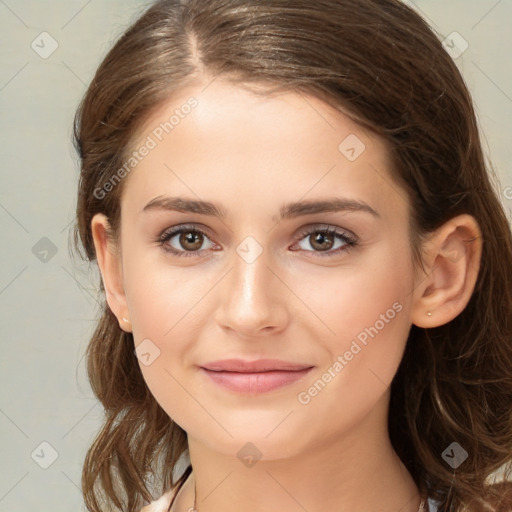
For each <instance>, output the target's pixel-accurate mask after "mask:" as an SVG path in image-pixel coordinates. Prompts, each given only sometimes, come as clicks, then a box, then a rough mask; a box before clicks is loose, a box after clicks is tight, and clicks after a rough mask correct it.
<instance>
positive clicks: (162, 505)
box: [140, 489, 174, 512]
mask: <svg viewBox="0 0 512 512" xmlns="http://www.w3.org/2000/svg"><path fill="white" fill-rule="evenodd" d="M173 495H174V490H173V489H171V490H170V491H168V492H166V493H165V494H163V495H162V496H161V497H160V498H159V499H157V500H155V501H152V502H151V503H149V504H148V505H146V506H145V507H143V508H142V509H141V510H140V512H167V511H168V509H169V505H170V504H171V500H172V497H173Z"/></svg>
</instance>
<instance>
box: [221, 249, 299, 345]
mask: <svg viewBox="0 0 512 512" xmlns="http://www.w3.org/2000/svg"><path fill="white" fill-rule="evenodd" d="M269 263H270V262H269V258H267V255H266V252H265V251H263V252H262V253H261V254H260V255H259V256H258V257H257V258H256V259H255V260H254V261H251V260H247V259H244V258H243V257H242V256H240V254H238V253H234V255H233V266H232V268H231V271H229V272H228V275H227V276H226V277H225V278H224V279H223V282H222V286H221V289H220V303H219V306H218V308H217V310H216V314H215V320H216V323H217V325H219V326H220V327H221V328H222V329H223V330H225V331H230V332H231V333H235V334H236V335H237V336H239V337H243V338H254V337H257V336H261V335H263V334H266V335H268V334H274V333H278V332H281V331H282V330H283V329H285V328H286V325H287V324H288V320H289V311H288V310H287V308H286V307H285V303H286V302H287V295H288V294H290V293H291V292H290V291H289V290H288V289H287V288H286V285H285V284H284V283H283V280H282V278H281V279H280V278H279V277H280V276H279V275H278V272H276V271H275V270H273V269H272V268H271V267H270V265H269ZM272 266H274V267H275V265H272ZM288 302H289V301H288Z"/></svg>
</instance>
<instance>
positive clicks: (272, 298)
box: [92, 79, 481, 512]
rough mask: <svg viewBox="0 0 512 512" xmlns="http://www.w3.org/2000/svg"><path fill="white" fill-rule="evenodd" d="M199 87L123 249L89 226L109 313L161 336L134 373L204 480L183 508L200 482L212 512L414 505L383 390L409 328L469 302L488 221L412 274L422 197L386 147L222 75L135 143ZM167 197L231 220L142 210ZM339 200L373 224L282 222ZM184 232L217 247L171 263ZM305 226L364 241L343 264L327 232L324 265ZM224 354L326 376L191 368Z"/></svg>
mask: <svg viewBox="0 0 512 512" xmlns="http://www.w3.org/2000/svg"><path fill="white" fill-rule="evenodd" d="M192 96H193V97H195V98H196V99H197V101H198V104H197V106H196V107H195V108H194V109H192V111H191V112H190V113H189V114H188V115H187V116H186V117H184V118H183V119H181V120H180V122H179V124H178V125H177V126H176V127H175V128H174V129H173V130H172V132H171V133H169V134H166V135H165V137H163V139H162V141H160V142H159V143H158V145H157V146H156V147H155V148H154V149H152V150H151V151H150V152H149V154H148V155H147V156H146V157H144V158H143V159H142V161H141V162H140V163H139V164H138V165H137V167H136V168H135V169H134V170H133V171H131V173H130V174H129V176H128V177H127V178H125V180H126V182H125V183H124V189H123V195H122V199H121V232H120V242H119V245H118V246H116V245H115V244H114V243H113V242H111V241H108V239H107V237H106V229H107V228H108V221H107V219H106V218H105V216H103V215H101V214H98V215H96V216H95V217H94V219H93V220H92V230H93V236H94V242H95V246H96V252H97V256H98V264H99V267H100V270H101V274H102V278H103V281H104V284H105V289H106V293H107V301H108V304H109V306H110V308H111V309H112V311H113V312H114V313H115V315H116V316H117V318H118V320H119V324H120V326H121V328H122V329H124V330H126V331H127V332H132V333H133V337H134V342H135V346H139V345H140V344H141V343H142V342H143V340H146V339H149V340H151V341H150V343H151V345H149V346H150V347H152V350H153V352H154V351H155V347H157V350H158V351H159V356H158V357H157V358H156V359H154V361H153V362H152V363H151V364H150V365H148V366H146V365H144V364H142V363H141V365H140V366H141V370H142V373H143V375H144V378H145V380H146V382H147V385H148V386H149V388H150V389H151V392H152V393H153V395H154V396H155V398H156V399H157V400H158V402H159V403H160V405H161V406H162V407H163V409H164V410H165V411H166V412H167V413H168V414H169V416H170V417H171V418H172V419H173V420H174V421H175V422H177V423H178V424H179V425H180V426H181V427H182V428H183V429H184V430H185V431H186V432H187V434H188V441H189V449H190V459H191V462H192V466H193V475H192V476H191V477H190V478H189V479H188V480H187V482H186V484H185V486H184V488H183V489H182V491H181V492H180V493H179V495H178V498H177V500H176V502H175V504H174V507H173V510H175V511H176V510H180V511H181V510H188V508H189V507H191V506H192V504H193V500H194V484H195V485H196V486H197V496H198V499H197V509H198V510H199V511H200V512H211V511H218V510H223V511H225V512H231V511H235V510H237V511H238V510H244V511H245V512H256V511H259V512H261V511H263V510H264V511H266V512H277V511H280V510H287V511H288V512H295V511H297V512H299V511H303V510H307V511H308V512H320V511H325V510H351V511H354V512H357V511H361V512H362V511H370V510H372V511H373V510H379V511H383V512H397V511H398V510H400V511H401V512H416V511H417V510H418V506H419V502H420V498H419V494H418V489H417V487H416V485H415V484H414V482H413V480H412V478H411V477H410V475H409V473H408V472H407V470H406V469H405V467H404V466H403V465H402V464H401V462H400V461H399V459H398V457H397V455H396V453H395V452H394V450H393V448H392V446H391V443H390V441H389V437H388V433H387V414H388V405H389V385H390V383H391V381H392V379H393V376H394V375H395V372H396V370H397V368H398V365H399V363H400V360H401V357H402V354H403V350H404V347H405V343H406V340H407V336H408V332H409V329H410V327H411V325H412V324H415V325H417V326H419V327H435V326H438V325H442V324H445V323H447V322H449V321H450V320H451V319H453V318H454V317H455V316H457V315H458V314H459V313H460V312H461V311H462V310H463V309H464V307H465V306H466V304H467V302H468V301H469V299H470V297H471V294H472V291H473V289H474V285H475V282H476V278H477V273H478V268H479V264H480V257H481V238H480V236H481V235H480V231H479V228H478V224H477V223H476V221H475V220H474V219H473V218H472V217H470V216H468V215H461V216H459V217H456V218H454V219H452V220H450V221H449V222H448V223H446V224H445V225H443V226H442V227H440V228H439V229H438V230H437V231H436V232H435V233H433V234H432V235H431V236H430V237H429V238H428V240H426V241H425V244H424V248H423V249H424V265H425V272H423V271H421V270H419V269H417V268H415V266H414V265H413V262H412V251H411V247H410V240H409V234H408V222H409V218H410V205H409V204H408V200H407V198H406V194H405V192H403V191H402V190H400V188H399V186H398V185H397V184H396V183H395V182H394V181H393V179H392V178H391V174H390V166H389V159H388V148H387V147H386V145H385V144H384V142H383V141H382V140H380V139H378V138H377V137H375V136H374V135H372V134H370V133H369V132H366V131H365V130H363V129H362V128H361V127H359V126H358V125H356V124H354V123H353V122H352V121H350V120H349V119H348V118H347V117H346V116H345V115H343V114H341V113H340V112H337V111H335V110H333V109H332V108H331V107H329V106H328V105H326V104H325V103H323V102H322V101H321V100H319V99H317V98H313V97H308V96H305V95H299V94H297V93H292V92H286V93H283V94H281V95H278V96H267V97H258V96H256V95H254V94H252V93H251V92H249V91H248V90H246V89H244V88H242V87H240V86H235V85H231V84H230V83H228V82H227V81H223V80H220V79H217V80H215V81H214V82H213V83H211V84H210V85H209V86H208V87H205V83H203V84H199V85H197V86H194V87H189V88H188V89H186V90H182V91H180V93H179V94H177V95H175V96H174V97H173V98H172V99H171V100H169V101H168V102H167V103H166V104H165V105H163V106H162V107H161V108H159V109H158V110H157V111H156V112H154V113H153V115H152V116H151V118H150V119H149V120H148V121H147V122H146V123H145V124H144V125H143V126H142V127H141V129H140V132H139V138H138V141H137V142H136V144H134V148H137V147H139V146H140V144H141V142H143V141H144V140H146V139H147V137H148V135H151V133H152V131H153V130H154V129H155V128H156V127H158V125H159V124H160V123H161V122H163V121H164V120H167V119H169V117H170V116H171V115H172V113H173V112H174V110H175V109H176V108H179V107H180V105H183V104H184V103H185V102H186V101H187V100H188V99H189V98H190V97H192ZM351 134H352V135H356V136H357V137H358V138H359V139H360V140H361V141H363V143H364V144H365V148H366V149H365V150H364V151H363V153H362V154H361V155H360V156H359V157H358V158H357V159H355V160H354V161H349V159H347V158H346V156H345V155H344V154H343V153H342V152H340V150H339V149H338V146H339V145H340V143H341V142H342V141H343V140H344V139H345V138H346V137H347V136H348V135H351ZM162 195H172V196H181V197H184V198H188V199H202V200H206V201H212V202H216V203H219V204H220V205H222V207H223V208H224V209H225V210H227V211H228V215H227V216H226V217H225V218H224V219H220V218H215V217H210V216H207V215H202V214H197V213H182V212H176V211H166V210H151V211H146V212H143V211H142V210H143V208H144V206H145V205H146V204H147V203H149V202H150V201H151V200H152V199H154V198H156V197H158V196H162ZM334 196H338V197H341V196H342V197H345V198H350V199H356V200H360V201H364V202H365V203H367V204H368V205H370V206H371V207H372V208H373V209H374V210H376V211H377V212H378V214H379V217H377V216H373V215H370V214H369V213H367V212H363V211H342V212H324V213H315V214H308V215H302V216H300V217H297V218H291V219H285V220H281V221H278V220H277V217H278V214H279V209H280V207H281V206H282V205H283V204H284V203H288V202H292V201H300V200H314V199H323V198H332V197H334ZM191 223H194V224H195V225H196V226H199V227H202V228H203V229H205V230H206V232H207V235H208V236H207V237H201V235H200V234H198V237H199V241H197V242H194V243H190V242H189V244H188V245H187V243H186V240H185V242H184V243H185V245H183V240H182V245H180V243H179V242H180V235H179V234H178V235H175V236H174V237H173V239H172V241H169V242H167V244H171V243H172V245H173V247H174V248H176V249H177V250H181V251H187V250H188V251H189V253H192V256H190V257H177V256H173V255H172V254H169V253H168V252H166V251H165V250H164V249H163V247H162V246H161V245H159V244H158V243H157V242H156V241H155V240H156V239H157V238H158V236H159V235H160V234H161V233H162V232H163V231H164V230H166V229H167V228H170V227H173V226H179V225H183V224H191ZM312 225H315V226H318V227H319V228H325V227H327V226H332V227H335V228H336V229H337V230H338V231H339V232H341V233H343V232H345V233H349V234H351V235H355V236H356V237H357V239H358V241H359V243H358V245H357V246H355V247H352V248H350V250H344V251H342V252H338V253H336V254H334V252H333V251H335V250H336V249H337V248H339V247H343V246H344V242H343V241H342V240H340V239H338V238H328V239H327V243H326V242H324V246H325V247H327V249H328V250H329V251H331V254H333V255H332V257H328V256H322V254H325V251H324V252H322V251H321V250H320V249H318V245H316V246H315V245H314V234H313V235H304V236H303V237H302V238H300V239H299V240H298V241H297V240H295V239H294V235H296V234H300V233H301V230H302V229H303V228H304V227H305V226H312ZM248 236H251V237H253V238H254V239H255V240H256V241H257V243H258V244H259V246H260V247H261V249H262V253H261V254H260V255H259V257H257V258H256V259H255V261H253V262H251V263H248V262H247V261H246V260H244V258H242V257H241V256H240V255H239V253H238V252H237V247H239V246H240V244H241V243H242V242H243V241H244V239H245V238H246V237H248ZM475 237H476V240H474V242H473V243H467V242H465V240H468V239H472V238H475ZM201 242H202V243H201ZM329 244H331V245H329ZM194 246H195V247H199V248H200V249H201V253H199V252H197V251H196V252H195V254H194V251H193V250H191V247H194ZM242 247H243V244H242ZM215 248H217V250H214V249H215ZM393 304H395V305H396V304H399V305H400V306H401V307H400V311H399V312H397V313H396V315H394V318H393V319H391V320H389V321H388V322H385V324H384V327H383V328H381V329H380V330H379V331H378V334H376V335H375V337H374V338H370V339H369V341H368V343H367V345H366V346H363V345H361V344H360V345H361V346H362V349H361V350H360V351H359V352H358V353H357V354H356V355H354V356H353V358H352V359H351V360H350V361H346V362H347V364H346V365H344V367H343V369H342V370H341V371H339V372H338V373H337V374H336V376H335V377H334V378H332V379H331V381H330V382H328V383H327V384H326V386H325V387H324V388H323V389H322V390H321V392H319V393H317V394H316V396H313V397H311V400H310V401H309V402H308V403H307V404H303V403H300V402H299V400H298V395H299V393H301V392H304V391H306V392H307V390H308V389H310V387H311V386H312V385H313V384H314V382H315V381H318V379H321V378H322V375H324V374H325V372H326V371H327V370H328V368H329V367H332V365H333V363H334V362H335V361H336V360H337V357H338V356H339V355H343V354H345V352H346V351H347V350H349V349H350V347H351V343H352V341H353V340H354V339H356V337H357V335H358V334H360V333H361V332H363V331H364V330H365V328H368V327H370V326H374V325H376V321H377V320H379V319H380V318H382V317H381V315H382V314H385V313H386V311H387V310H389V309H390V308H392V305H393ZM427 311H431V312H432V315H431V316H428V315H427ZM123 318H124V319H125V320H127V321H125V320H123ZM379 325H380V324H379ZM146 343H148V342H147V341H146ZM231 357H239V358H242V359H245V360H248V361H252V360H255V359H259V358H264V357H265V358H267V357H268V358H278V359H284V360H287V361H291V362H300V363H307V364H309V365H312V366H314V369H313V370H312V371H311V372H310V374H309V375H308V376H307V377H306V378H305V379H303V380H302V381H299V382H296V383H293V384H290V385H287V386H284V387H282V388H280V389H277V390H274V391H270V392H266V393H261V394H252V395H247V394H245V395H241V394H236V393H234V392H231V391H227V390H225V389H224V388H221V387H219V386H218V385H217V384H215V383H213V382H211V381H210V379H208V378H206V377H205V376H204V375H203V374H202V373H201V372H200V371H199V369H198V365H201V364H204V363H206V362H208V361H213V360H217V359H225V358H231ZM247 442H251V443H252V444H253V445H254V446H256V447H257V449H258V450H259V452H260V453H261V458H260V459H259V460H258V461H257V463H256V464H255V465H253V466H252V467H247V466H246V465H244V464H243V463H242V462H241V460H240V459H239V458H238V457H237V453H238V451H239V450H240V449H241V448H242V447H243V446H244V445H245V444H246V443H247ZM306 482H307V483H306Z"/></svg>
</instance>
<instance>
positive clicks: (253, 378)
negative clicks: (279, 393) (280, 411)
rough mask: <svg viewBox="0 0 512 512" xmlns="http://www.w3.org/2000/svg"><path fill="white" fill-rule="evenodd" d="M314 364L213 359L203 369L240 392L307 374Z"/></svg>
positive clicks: (259, 389) (261, 389) (267, 388)
mask: <svg viewBox="0 0 512 512" xmlns="http://www.w3.org/2000/svg"><path fill="white" fill-rule="evenodd" d="M312 369H313V366H311V365H305V364H300V363H292V362H289V361H281V360H277V359H259V360H257V361H249V362H248V361H243V360H241V359H225V360H222V361H213V362H211V363H207V364H205V365H203V366H201V367H200V370H201V371H202V372H203V373H204V374H205V375H207V376H208V377H209V378H210V379H211V380H212V381H213V382H214V383H216V384H217V385H219V386H221V387H223V388H225V389H228V390H230V391H234V392H237V393H246V394H258V393H265V392H268V391H272V390H274V389H278V388H281V387H283V386H287V385H289V384H292V383H294V382H297V381H299V380H301V379H302V378H304V377H305V376H306V375H307V374H308V373H309V372H310V371H311V370H312Z"/></svg>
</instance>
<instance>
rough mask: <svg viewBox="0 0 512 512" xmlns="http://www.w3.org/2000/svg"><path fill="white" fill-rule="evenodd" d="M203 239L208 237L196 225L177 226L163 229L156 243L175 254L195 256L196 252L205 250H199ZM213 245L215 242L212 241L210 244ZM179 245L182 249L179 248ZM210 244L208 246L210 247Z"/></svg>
mask: <svg viewBox="0 0 512 512" xmlns="http://www.w3.org/2000/svg"><path fill="white" fill-rule="evenodd" d="M177 235H179V236H177ZM173 239H175V240H173ZM205 239H208V236H207V235H206V233H205V232H204V231H203V230H201V229H199V228H198V227H195V226H179V227H177V228H171V229H168V230H166V231H164V232H163V233H162V234H161V235H160V236H159V238H158V243H159V244H160V245H161V246H162V248H163V249H164V250H165V251H167V252H170V253H172V254H174V255H175V256H178V257H180V256H196V255H198V254H202V252H203V250H206V249H203V250H199V249H200V248H201V246H202V245H203V243H204V240H205ZM214 245H215V244H213V243H212V246H214ZM180 246H181V247H182V248H183V249H180ZM212 246H210V248H211V247H212Z"/></svg>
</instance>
